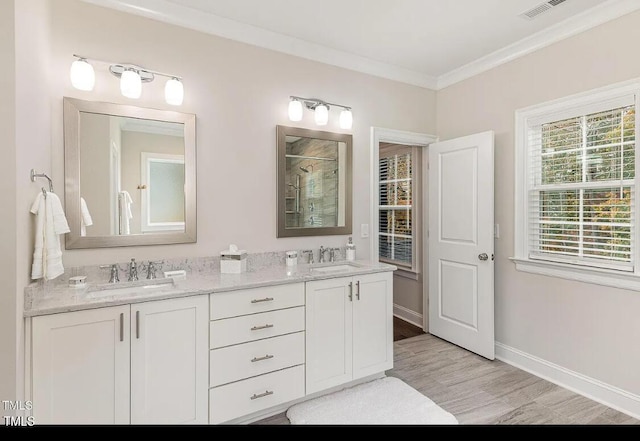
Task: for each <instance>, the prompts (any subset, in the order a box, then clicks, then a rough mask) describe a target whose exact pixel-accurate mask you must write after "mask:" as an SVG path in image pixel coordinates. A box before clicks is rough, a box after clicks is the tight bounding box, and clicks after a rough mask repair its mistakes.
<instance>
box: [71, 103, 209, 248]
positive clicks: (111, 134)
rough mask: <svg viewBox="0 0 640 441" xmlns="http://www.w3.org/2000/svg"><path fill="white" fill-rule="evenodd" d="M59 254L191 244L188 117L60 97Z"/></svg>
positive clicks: (191, 123) (191, 122)
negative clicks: (62, 229) (63, 216)
mask: <svg viewBox="0 0 640 441" xmlns="http://www.w3.org/2000/svg"><path fill="white" fill-rule="evenodd" d="M64 136H65V205H66V212H67V219H68V222H69V227H70V229H71V232H70V233H69V234H67V237H66V248H67V249H74V248H102V247H117V246H134V245H160V244H172V243H191V242H195V241H196V166H195V158H196V145H195V115H193V114H186V113H180V112H174V111H165V110H155V109H145V108H140V107H136V106H129V105H122V104H111V103H100V102H93V101H83V100H78V99H74V98H64Z"/></svg>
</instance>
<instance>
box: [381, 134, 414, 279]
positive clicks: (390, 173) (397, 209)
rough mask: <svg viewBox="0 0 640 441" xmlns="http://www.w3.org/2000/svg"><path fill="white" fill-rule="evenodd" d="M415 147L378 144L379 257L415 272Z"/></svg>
mask: <svg viewBox="0 0 640 441" xmlns="http://www.w3.org/2000/svg"><path fill="white" fill-rule="evenodd" d="M419 154H420V152H419V149H418V148H417V147H410V146H404V145H398V144H387V143H381V144H380V162H379V172H380V181H379V182H380V204H379V223H378V225H379V231H378V238H379V239H378V240H379V257H380V260H382V261H385V262H390V263H393V264H395V265H398V266H400V267H404V268H406V269H410V270H415V243H416V234H415V230H416V227H415V225H416V222H415V216H416V208H417V207H416V205H415V202H416V200H417V198H416V197H415V196H416V189H417V185H416V182H415V176H417V173H418V171H417V168H418V167H419V164H420V161H419V158H418V155H419Z"/></svg>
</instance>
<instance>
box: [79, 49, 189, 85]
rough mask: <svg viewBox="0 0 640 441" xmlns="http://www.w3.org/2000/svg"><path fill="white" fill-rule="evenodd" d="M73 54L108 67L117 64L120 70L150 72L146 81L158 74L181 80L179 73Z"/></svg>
mask: <svg viewBox="0 0 640 441" xmlns="http://www.w3.org/2000/svg"><path fill="white" fill-rule="evenodd" d="M73 56H74V57H75V58H77V59H78V60H83V61H92V62H94V63H100V64H105V65H109V66H110V67H113V66H118V67H119V69H118V70H120V69H122V70H124V69H132V70H135V71H136V72H138V73H140V72H146V73H149V74H151V75H152V77H151V79H148V80H147V81H153V75H158V76H161V77H165V78H172V79H176V80H180V81H182V77H181V76H179V75H173V74H169V73H165V72H160V71H157V70H151V69H147V68H145V67H142V66H138V65H137V64H130V63H117V62H112V61H104V60H98V59H95V58H88V57H84V56H82V55H77V54H73ZM109 70H110V71H111V73H112V74H113V75H116V76H118V74H117V73H115V72H114V71H113V69H109ZM141 76H142V75H141ZM147 78H148V77H147Z"/></svg>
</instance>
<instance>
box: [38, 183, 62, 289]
mask: <svg viewBox="0 0 640 441" xmlns="http://www.w3.org/2000/svg"><path fill="white" fill-rule="evenodd" d="M31 212H32V213H33V214H35V215H36V216H37V220H36V236H35V248H34V251H33V265H32V266H31V278H32V279H34V280H35V279H41V278H43V277H44V278H45V279H46V280H51V279H55V278H56V277H58V276H59V275H61V274H63V273H64V267H63V266H62V250H61V249H60V237H59V236H60V234H64V233H68V232H69V224H68V223H67V219H66V217H65V216H64V211H62V204H60V199H59V198H58V196H56V195H55V194H54V193H47V195H46V197H45V196H44V195H43V194H42V193H38V196H37V197H36V200H35V201H33V205H32V206H31Z"/></svg>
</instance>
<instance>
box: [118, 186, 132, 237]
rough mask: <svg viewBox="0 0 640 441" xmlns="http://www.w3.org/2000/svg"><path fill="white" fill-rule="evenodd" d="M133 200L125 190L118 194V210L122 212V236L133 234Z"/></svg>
mask: <svg viewBox="0 0 640 441" xmlns="http://www.w3.org/2000/svg"><path fill="white" fill-rule="evenodd" d="M132 203H133V200H132V199H131V195H130V194H129V192H128V191H126V190H123V191H121V192H120V193H119V194H118V210H119V211H120V234H131V224H130V221H131V219H133V213H132V212H131V204H132Z"/></svg>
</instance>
